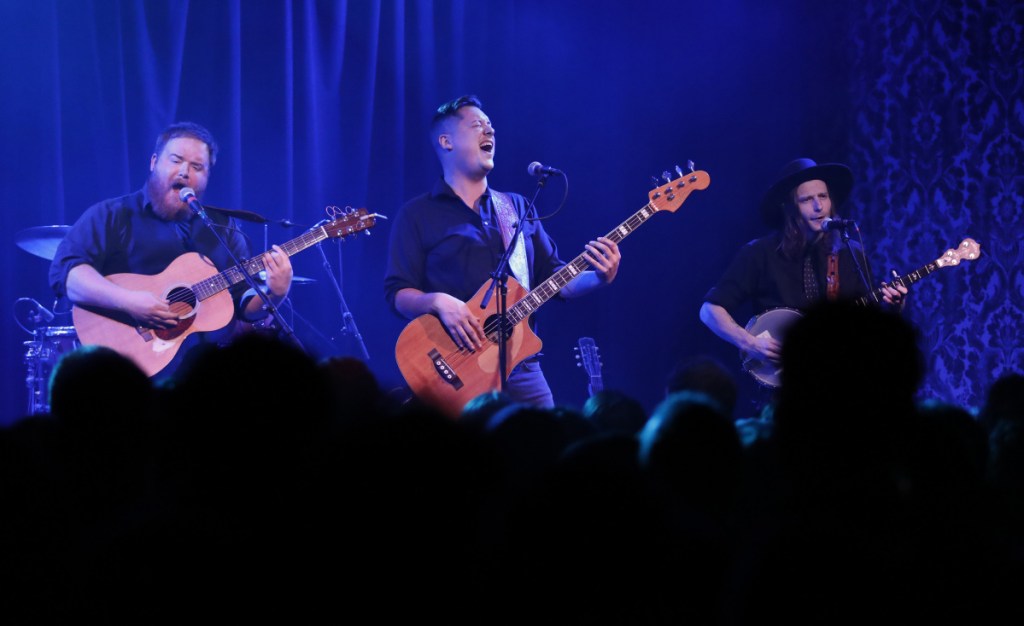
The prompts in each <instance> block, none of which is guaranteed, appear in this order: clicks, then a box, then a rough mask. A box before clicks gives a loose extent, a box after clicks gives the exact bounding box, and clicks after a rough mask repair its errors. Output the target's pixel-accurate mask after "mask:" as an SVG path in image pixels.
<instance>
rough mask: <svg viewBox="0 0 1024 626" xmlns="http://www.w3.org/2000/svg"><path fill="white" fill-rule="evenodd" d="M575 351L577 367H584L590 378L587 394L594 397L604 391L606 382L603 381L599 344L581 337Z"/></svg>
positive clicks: (589, 338) (588, 338)
mask: <svg viewBox="0 0 1024 626" xmlns="http://www.w3.org/2000/svg"><path fill="white" fill-rule="evenodd" d="M573 351H574V352H576V367H582V368H583V370H584V371H585V372H586V373H587V376H589V377H590V383H589V384H588V385H587V394H588V395H589V396H591V397H593V396H594V394H596V393H598V392H599V391H602V390H604V381H603V380H601V354H600V353H599V352H598V349H597V344H596V343H595V342H594V340H593V339H592V338H591V337H580V339H579V341H577V342H576V347H574V348H573Z"/></svg>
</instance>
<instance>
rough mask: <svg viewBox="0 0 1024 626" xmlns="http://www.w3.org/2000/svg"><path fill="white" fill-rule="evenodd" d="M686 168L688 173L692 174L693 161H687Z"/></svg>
mask: <svg viewBox="0 0 1024 626" xmlns="http://www.w3.org/2000/svg"><path fill="white" fill-rule="evenodd" d="M686 167H688V168H690V173H691V174H692V173H693V161H687V162H686Z"/></svg>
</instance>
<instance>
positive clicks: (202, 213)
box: [188, 190, 306, 352]
mask: <svg viewBox="0 0 1024 626" xmlns="http://www.w3.org/2000/svg"><path fill="white" fill-rule="evenodd" d="M189 191H191V190H189ZM188 205H189V208H191V209H192V212H193V213H195V214H196V215H198V216H199V218H200V219H202V220H203V223H204V224H206V227H207V228H208V229H210V232H211V233H213V236H214V237H216V238H217V241H219V242H220V245H221V246H223V248H224V249H225V250H227V253H228V256H229V257H231V260H232V261H233V262H234V263H235V265H236V266H238V269H239V270H241V272H242V277H243V278H245V282H246V283H248V285H249V288H250V289H252V290H253V292H255V293H256V295H257V296H258V297H259V299H260V300H262V301H263V306H264V308H265V309H266V310H267V314H268V315H273V316H274V319H276V320H277V323H278V324H279V325H280V326H281V330H283V331H284V333H285V334H286V335H288V338H289V339H291V340H292V343H294V344H295V345H296V346H297V347H298V348H299V350H302V351H303V352H305V351H306V348H305V347H303V345H302V342H300V341H299V338H298V337H296V336H295V331H293V330H292V329H291V326H289V325H288V324H287V323H286V322H285V321H284V320H283V319H282V318H281V315H280V313H279V312H278V310H277V306H275V305H274V303H273V301H271V299H270V298H269V297H268V296H267V294H265V293H263V290H262V289H260V286H259V285H257V284H256V280H255V279H254V278H253V277H252V275H251V274H250V273H249V270H248V267H247V266H246V265H243V264H242V261H241V260H240V259H239V258H238V257H237V256H236V255H235V252H234V251H233V250H232V249H231V246H229V245H228V244H227V242H226V241H224V238H223V237H221V235H220V231H218V230H217V228H215V224H214V223H213V220H211V219H210V216H209V215H207V214H206V210H205V209H203V205H202V204H200V203H199V200H198V199H193V200H192V201H191V202H189V203H188ZM248 261H251V259H249V260H247V263H248Z"/></svg>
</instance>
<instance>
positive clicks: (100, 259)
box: [50, 188, 249, 306]
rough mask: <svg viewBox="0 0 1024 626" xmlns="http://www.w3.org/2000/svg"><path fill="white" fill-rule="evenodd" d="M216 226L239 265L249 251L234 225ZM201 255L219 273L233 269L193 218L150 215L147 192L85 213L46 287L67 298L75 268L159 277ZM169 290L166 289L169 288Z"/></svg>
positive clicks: (236, 293) (220, 220) (240, 287)
mask: <svg viewBox="0 0 1024 626" xmlns="http://www.w3.org/2000/svg"><path fill="white" fill-rule="evenodd" d="M210 217H211V219H212V220H213V221H214V223H215V224H220V225H222V226H223V228H221V229H220V231H221V236H222V237H224V239H225V240H226V241H227V243H228V245H229V246H230V247H231V249H232V251H233V252H234V253H235V254H236V255H238V257H239V258H240V259H244V258H246V257H247V256H248V254H249V251H248V247H247V246H246V243H245V239H244V237H243V236H242V233H241V232H240V231H239V230H238V229H237V227H236V225H235V223H234V221H233V220H229V219H227V218H225V217H223V216H222V215H219V214H216V213H214V212H210ZM193 251H194V252H199V253H200V254H203V255H204V256H206V257H208V258H209V259H210V260H211V261H213V264H214V265H215V266H216V267H217V269H219V270H224V269H226V268H228V267H231V266H233V265H234V262H233V261H231V257H230V255H229V254H228V252H227V251H226V250H224V248H223V246H221V244H220V243H219V242H218V241H217V238H216V236H215V235H214V234H213V233H212V232H211V231H210V229H209V228H207V227H206V225H205V224H204V223H203V221H202V219H200V218H199V217H197V216H192V217H191V218H190V219H189V220H188V221H185V222H181V223H179V222H168V221H166V220H163V219H161V218H160V217H158V216H157V215H156V213H154V212H153V205H152V202H151V201H150V199H149V197H148V195H147V193H146V190H145V188H143V189H141V190H139V191H136V192H134V193H131V194H128V195H126V196H121V197H120V198H112V199H110V200H104V201H103V202H100V203H98V204H94V205H93V206H91V207H89V208H88V209H86V211H85V213H83V214H82V216H81V217H80V218H79V219H78V221H76V222H75V224H74V226H72V227H71V230H70V232H68V235H67V237H65V238H64V240H63V241H62V242H61V243H60V245H59V246H58V247H57V253H56V256H54V259H53V262H52V264H51V265H50V286H51V287H52V288H53V290H54V292H56V293H57V295H58V296H65V295H66V294H67V289H66V281H67V277H68V272H70V271H71V269H72V268H74V267H76V266H78V265H83V264H86V265H91V266H92V267H94V268H95V269H96V270H97V271H98V272H99V273H100V274H102V275H103V276H108V275H110V274H120V273H131V274H146V275H152V274H159V273H160V272H162V271H164V270H165V269H167V266H168V265H170V263H171V262H172V261H174V259H176V258H178V257H179V256H181V255H182V254H185V253H186V252H193ZM168 287H170V285H168ZM245 289H246V283H245V282H244V281H243V282H241V283H238V284H236V285H235V286H234V287H233V288H232V289H231V294H232V297H233V298H234V299H235V303H236V306H237V303H238V299H239V297H240V296H241V294H242V292H243V291H245Z"/></svg>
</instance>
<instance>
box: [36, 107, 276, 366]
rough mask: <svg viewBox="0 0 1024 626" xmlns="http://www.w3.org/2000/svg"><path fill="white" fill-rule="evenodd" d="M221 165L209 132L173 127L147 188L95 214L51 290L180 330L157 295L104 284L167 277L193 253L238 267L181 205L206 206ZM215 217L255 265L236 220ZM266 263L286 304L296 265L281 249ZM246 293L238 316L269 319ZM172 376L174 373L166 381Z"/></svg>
mask: <svg viewBox="0 0 1024 626" xmlns="http://www.w3.org/2000/svg"><path fill="white" fill-rule="evenodd" d="M216 161H217V143H216V141H214V139H213V136H212V135H211V134H210V132H209V131H208V130H206V129H205V128H203V127H202V126H200V125H198V124H193V123H191V122H181V123H176V124H172V125H171V126H169V127H167V128H166V129H165V130H164V131H163V132H162V133H160V135H159V136H158V137H157V140H156V147H155V148H154V150H153V155H152V156H151V157H150V160H149V177H148V179H147V180H146V184H145V186H144V187H143V188H142V189H140V190H138V191H136V192H134V193H131V194H128V195H126V196H121V197H119V198H112V199H109V200H104V201H103V202H100V203H98V204H95V205H93V206H91V207H89V208H88V209H87V210H86V211H85V213H84V214H83V215H82V216H81V217H80V218H79V219H78V221H76V222H75V224H74V226H72V227H71V230H70V232H69V233H68V235H67V237H65V239H64V240H63V241H62V242H61V244H60V246H59V247H58V249H57V253H56V256H55V257H54V259H53V263H52V265H51V266H50V285H51V286H52V287H53V289H54V291H56V292H57V295H58V296H66V297H67V298H68V299H70V300H71V302H72V303H74V304H76V305H91V306H96V307H101V308H103V309H108V310H111V311H117V312H121V313H124V314H127V315H129V316H131V318H133V319H134V320H135V321H136V322H137V323H138V324H139V325H140V326H143V327H149V328H169V327H171V326H174V324H175V322H176V320H177V319H178V316H177V314H175V313H174V312H172V311H171V308H170V305H169V302H168V301H167V300H165V299H163V298H161V297H158V296H156V295H154V294H153V293H151V292H149V291H145V290H133V289H128V288H125V287H122V286H119V285H117V284H115V283H113V282H111V281H109V280H107V279H106V278H104V277H105V276H109V275H111V274H119V273H131V274H143V275H152V274H159V273H160V272H162V271H164V270H165V269H166V268H167V266H168V265H170V264H171V262H172V261H174V260H175V259H176V258H178V257H179V256H181V255H182V254H185V253H186V252H198V253H200V254H202V255H203V256H205V257H207V258H208V259H210V260H211V261H212V262H213V264H214V265H215V266H216V267H217V269H218V270H224V269H227V268H228V267H231V266H233V265H234V262H233V261H232V260H231V257H230V255H229V254H228V252H227V251H226V250H225V249H224V247H223V246H222V245H221V244H220V242H219V241H218V240H217V237H216V236H215V235H214V233H213V232H212V231H211V230H210V229H209V228H208V227H207V226H206V225H205V223H204V222H203V220H202V219H201V218H199V217H198V216H196V215H194V214H193V212H192V210H191V209H190V208H189V206H188V204H186V203H185V202H184V201H182V199H181V190H182V189H184V188H186V187H188V188H191V189H193V190H194V192H195V195H196V197H197V198H202V196H203V191H204V190H205V189H206V184H207V182H208V181H209V177H210V171H211V169H212V168H213V165H214V163H216ZM210 217H211V218H212V219H213V221H214V223H215V225H216V227H217V228H218V229H219V231H220V235H221V236H222V237H223V238H224V239H225V241H226V242H227V244H228V246H230V248H231V250H232V251H233V252H234V253H235V255H236V256H237V257H238V258H239V259H245V258H248V255H249V251H248V248H247V246H246V243H245V240H244V238H243V236H242V233H241V232H240V231H239V230H238V228H237V226H236V224H235V223H234V220H232V219H228V218H225V217H224V216H223V215H220V214H217V213H215V212H211V213H210ZM263 261H264V263H265V265H266V269H267V287H268V288H269V295H270V297H271V299H272V300H273V301H275V302H280V301H281V300H283V299H284V298H285V296H286V295H287V294H288V289H289V287H290V286H291V280H292V266H291V261H290V260H289V259H288V255H287V254H285V253H284V251H283V250H281V249H280V248H279V247H277V246H274V249H273V251H271V252H269V253H267V254H265V255H264V259H263ZM245 290H246V283H245V282H244V281H243V282H240V283H238V284H236V285H235V286H234V287H233V288H232V290H231V293H232V296H233V298H234V301H235V311H236V315H237V316H239V317H244V318H245V319H247V320H256V319H260V318H261V317H264V316H265V315H266V313H265V312H264V311H263V308H262V301H261V300H260V299H259V298H255V297H254V298H249V299H247V300H245V301H242V293H243V292H244V291H245ZM228 329H230V326H229V327H228ZM225 332H226V331H225ZM172 365H173V364H172ZM172 370H173V367H168V368H166V369H165V370H164V371H163V372H162V374H169V373H170V372H171V371H172Z"/></svg>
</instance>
